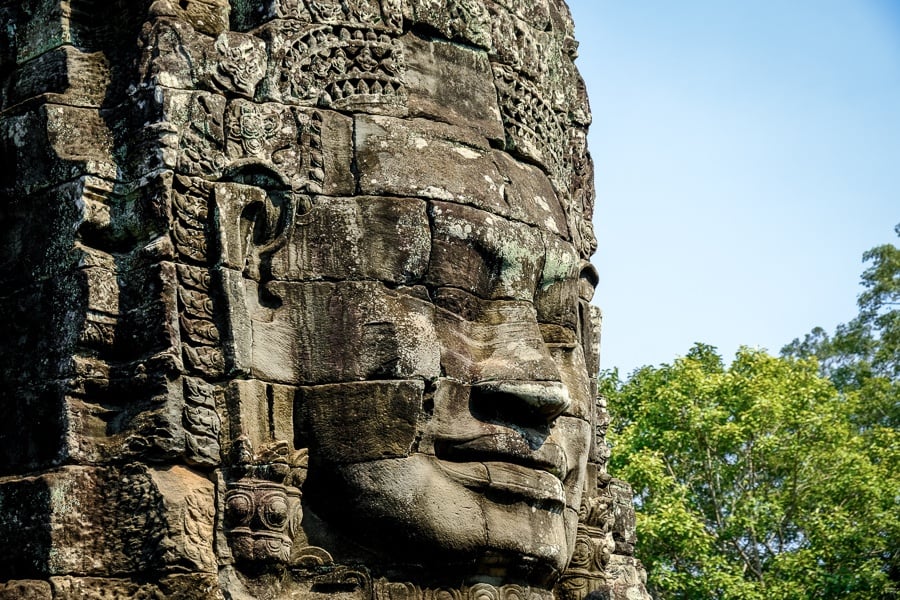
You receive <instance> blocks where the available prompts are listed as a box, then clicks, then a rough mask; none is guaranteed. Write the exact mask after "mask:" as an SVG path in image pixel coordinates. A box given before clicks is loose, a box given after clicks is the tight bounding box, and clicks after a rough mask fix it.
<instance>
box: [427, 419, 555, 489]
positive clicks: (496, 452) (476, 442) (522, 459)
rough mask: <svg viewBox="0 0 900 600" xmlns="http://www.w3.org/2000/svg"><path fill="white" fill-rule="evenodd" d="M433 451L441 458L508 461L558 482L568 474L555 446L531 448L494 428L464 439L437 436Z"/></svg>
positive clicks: (498, 462)
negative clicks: (492, 430)
mask: <svg viewBox="0 0 900 600" xmlns="http://www.w3.org/2000/svg"><path fill="white" fill-rule="evenodd" d="M434 453H435V456H437V458H439V459H440V460H442V461H447V462H453V463H468V462H477V463H496V464H509V465H514V466H518V467H521V468H522V469H524V470H526V471H539V472H546V473H549V474H551V475H553V476H554V477H556V478H557V479H559V480H561V481H562V480H565V478H566V475H567V474H568V460H567V457H566V453H565V452H564V451H563V449H562V448H561V447H560V446H559V445H557V444H555V443H544V444H542V445H541V446H540V447H539V448H536V449H533V448H532V447H531V446H530V445H529V443H528V442H527V441H526V440H525V439H523V437H522V436H521V435H519V434H517V433H516V432H513V431H497V432H493V433H488V434H484V435H478V436H474V437H471V438H466V439H449V438H444V439H437V440H435V443H434Z"/></svg>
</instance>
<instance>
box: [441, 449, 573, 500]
mask: <svg viewBox="0 0 900 600" xmlns="http://www.w3.org/2000/svg"><path fill="white" fill-rule="evenodd" d="M436 462H437V464H438V465H439V466H440V468H441V470H442V471H443V472H444V473H445V474H446V475H447V476H448V477H450V478H451V479H453V480H455V481H457V482H459V483H461V484H462V485H464V486H466V487H467V488H470V489H473V490H478V491H492V492H495V493H500V494H502V495H504V496H511V497H514V498H519V499H523V500H526V501H528V502H530V503H534V504H537V505H539V506H541V507H548V508H553V507H556V508H562V507H564V506H565V502H566V496H565V490H564V488H563V484H562V481H560V479H559V478H558V477H556V476H555V475H553V474H551V473H548V472H547V471H542V470H539V469H535V468H531V467H523V466H522V465H517V464H512V463H507V462H496V461H486V462H452V461H445V460H440V459H438V460H437V461H436Z"/></svg>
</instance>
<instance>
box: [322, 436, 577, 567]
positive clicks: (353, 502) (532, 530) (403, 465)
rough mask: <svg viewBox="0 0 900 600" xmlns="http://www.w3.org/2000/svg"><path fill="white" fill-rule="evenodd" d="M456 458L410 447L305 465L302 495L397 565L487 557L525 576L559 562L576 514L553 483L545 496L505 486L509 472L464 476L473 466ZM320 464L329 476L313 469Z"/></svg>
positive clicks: (565, 557)
mask: <svg viewBox="0 0 900 600" xmlns="http://www.w3.org/2000/svg"><path fill="white" fill-rule="evenodd" d="M455 466H456V465H449V466H448V465H446V464H442V461H439V460H438V459H436V458H435V457H433V456H429V455H424V454H414V455H412V456H410V457H408V458H400V459H386V460H378V461H372V462H366V463H357V464H353V465H340V466H331V468H328V469H326V468H322V469H311V470H310V478H309V479H308V480H307V482H306V486H305V487H304V500H305V501H307V502H308V503H309V506H310V510H312V511H313V512H315V513H316V514H318V515H320V516H321V517H322V518H323V519H324V521H325V524H326V527H328V528H332V529H333V531H331V532H328V533H329V534H333V533H338V535H339V536H340V537H341V538H343V539H344V540H347V541H349V542H351V543H352V544H353V545H355V546H357V547H359V548H363V549H365V550H368V551H371V552H373V553H374V554H376V555H378V554H383V551H384V550H385V549H390V553H388V554H387V555H390V556H392V558H393V559H396V560H397V564H398V565H402V564H404V563H406V564H423V563H427V562H434V563H437V564H440V565H442V567H444V568H445V569H446V568H447V567H448V566H449V565H455V564H459V565H460V566H462V565H467V566H469V567H471V565H473V564H488V565H490V568H491V571H492V572H494V573H497V576H498V577H500V578H504V577H506V576H507V575H510V577H511V578H522V577H527V573H526V574H525V575H520V574H518V573H519V572H521V571H535V572H540V573H542V575H541V577H546V576H547V574H556V573H558V572H560V571H562V570H563V569H564V568H565V566H566V564H567V563H568V561H569V558H570V557H571V554H572V550H573V548H574V540H575V529H576V525H577V520H578V518H577V513H576V511H574V510H573V509H571V508H569V507H567V506H565V503H562V502H558V501H557V500H556V497H555V494H556V493H557V492H556V491H552V492H550V494H551V496H553V498H552V499H551V500H550V501H548V500H547V499H546V498H543V497H538V496H537V495H536V493H534V492H533V490H532V491H529V492H528V494H527V495H524V494H520V493H517V491H516V490H511V489H510V485H508V484H509V479H510V477H507V478H506V480H505V481H502V482H501V483H500V484H499V485H497V486H491V485H485V484H484V482H483V481H480V478H479V477H477V476H475V479H476V480H475V481H470V482H467V481H465V480H464V479H465V477H471V476H472V475H471V473H463V474H462V475H461V474H460V472H459V469H458V468H456V469H454V467H455ZM448 467H449V468H448ZM511 468H513V469H514V468H515V467H514V466H512V467H511ZM326 470H327V471H330V472H331V473H332V475H333V477H328V480H327V481H326V480H325V478H320V477H317V474H318V473H317V472H319V473H321V472H324V471H326ZM453 471H455V472H453ZM463 475H465V477H463ZM507 475H508V473H507ZM546 475H547V474H544V475H543V476H546ZM520 476H521V474H520ZM548 485H550V484H549V482H548ZM550 487H554V486H552V485H551V486H550ZM556 487H558V484H556ZM335 498H340V501H338V502H335ZM335 558H337V556H336V557H335ZM514 572H515V573H517V574H513V573H514Z"/></svg>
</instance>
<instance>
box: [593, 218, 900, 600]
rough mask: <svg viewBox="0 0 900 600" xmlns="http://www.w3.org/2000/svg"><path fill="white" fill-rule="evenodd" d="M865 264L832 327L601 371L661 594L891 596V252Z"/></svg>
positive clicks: (896, 494)
mask: <svg viewBox="0 0 900 600" xmlns="http://www.w3.org/2000/svg"><path fill="white" fill-rule="evenodd" d="M898 234H900V227H898ZM865 259H866V261H868V262H870V263H872V264H871V265H870V266H869V268H868V269H867V270H866V271H865V272H864V273H863V286H864V291H863V293H862V295H861V296H860V300H859V302H860V314H859V316H858V317H857V318H856V319H854V320H853V321H851V322H850V323H848V324H846V325H842V326H840V327H838V328H837V330H836V332H835V333H834V334H833V335H830V336H829V335H827V334H826V333H825V332H824V331H823V330H821V329H819V330H814V331H813V332H811V333H810V334H809V335H807V336H806V337H805V338H804V339H803V340H795V341H794V342H793V343H792V344H791V345H789V346H788V347H786V348H785V349H784V351H783V354H782V356H780V357H776V356H771V355H769V354H767V353H765V352H763V351H758V350H751V349H747V348H742V349H741V350H740V351H739V352H738V353H737V356H736V357H735V360H734V361H733V362H732V364H731V365H730V366H727V367H726V365H725V364H724V363H723V360H722V358H721V357H720V356H719V355H718V354H717V353H716V350H715V349H714V348H712V347H710V346H705V345H702V344H698V345H696V346H694V348H693V349H691V350H690V352H689V353H688V354H687V356H685V357H684V358H679V359H677V360H675V361H674V362H673V363H672V364H666V365H662V366H659V367H644V368H642V369H639V370H637V371H635V373H633V374H632V376H631V377H630V378H629V379H628V380H627V381H624V382H623V381H621V380H620V379H619V378H618V375H617V373H615V372H612V373H606V374H605V376H604V377H603V378H602V379H601V392H602V393H603V394H605V395H606V396H607V398H608V399H609V405H610V408H611V410H612V411H613V419H614V421H613V427H612V429H611V430H610V434H609V438H610V441H611V442H612V443H613V445H614V449H613V458H612V463H611V470H612V471H613V472H614V474H615V475H616V476H620V477H622V478H623V479H625V480H627V481H629V482H630V483H631V484H632V485H633V486H634V489H635V496H636V498H635V499H636V504H637V510H638V536H639V540H640V541H639V545H638V557H639V558H641V559H642V560H643V561H644V563H645V565H646V566H647V568H648V572H649V582H650V587H651V588H652V589H651V591H652V592H653V593H654V594H655V597H657V598H658V599H660V600H665V599H676V598H679V599H681V598H683V599H698V600H700V599H702V600H708V599H722V600H731V599H740V600H755V599H760V600H761V599H766V600H770V599H774V600H778V599H784V600H787V599H791V600H794V599H813V598H815V599H832V598H835V599H836V598H850V599H879V600H886V599H897V598H900V554H898V552H900V431H898V412H900V411H898V407H897V404H898V379H900V377H898V375H900V372H898V368H900V361H898V354H897V353H898V348H900V343H898V342H900V310H898V298H900V250H898V249H897V248H895V247H893V246H881V247H878V248H875V249H873V250H871V251H869V252H867V253H866V255H865Z"/></svg>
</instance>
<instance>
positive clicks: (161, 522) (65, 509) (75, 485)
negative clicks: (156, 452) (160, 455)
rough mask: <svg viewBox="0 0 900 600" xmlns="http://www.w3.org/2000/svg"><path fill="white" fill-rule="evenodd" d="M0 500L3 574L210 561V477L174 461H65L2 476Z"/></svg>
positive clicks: (90, 572)
mask: <svg viewBox="0 0 900 600" xmlns="http://www.w3.org/2000/svg"><path fill="white" fill-rule="evenodd" d="M0 505H2V506H3V511H2V513H0V554H2V556H3V559H4V563H5V566H4V574H5V575H6V576H7V577H12V578H23V577H24V578H27V577H41V576H43V577H47V576H53V575H69V574H72V575H79V576H84V575H87V576H97V577H102V576H110V575H113V574H116V573H128V572H141V571H143V572H147V573H151V572H156V573H160V574H162V573H165V572H166V571H170V570H172V569H179V568H187V569H190V570H192V571H210V570H214V569H215V560H214V557H213V553H212V535H211V534H212V530H213V516H214V513H215V508H214V504H213V497H212V484H211V483H210V482H209V481H207V480H206V479H204V478H202V477H200V476H198V475H196V474H195V473H192V472H190V471H188V470H187V469H184V468H181V467H172V468H170V469H163V470H157V469H148V468H146V467H143V466H137V465H133V466H130V467H125V468H124V469H121V470H119V469H98V468H92V467H65V468H63V469H61V470H58V471H52V472H48V473H46V474H44V475H40V476H35V477H27V478H21V479H16V480H10V479H5V480H3V481H2V482H0ZM36 507H40V509H41V510H35V508H36ZM51 549H52V551H51Z"/></svg>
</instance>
